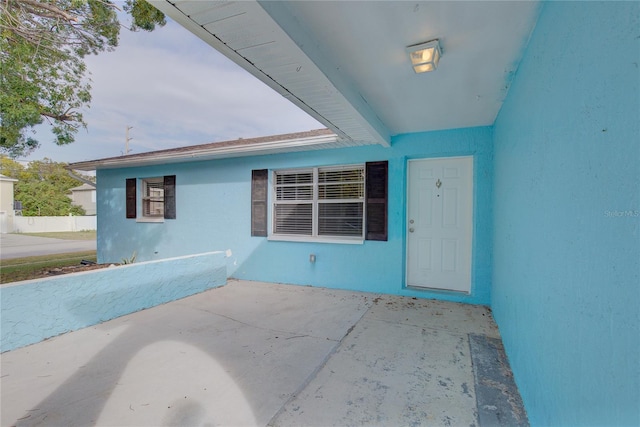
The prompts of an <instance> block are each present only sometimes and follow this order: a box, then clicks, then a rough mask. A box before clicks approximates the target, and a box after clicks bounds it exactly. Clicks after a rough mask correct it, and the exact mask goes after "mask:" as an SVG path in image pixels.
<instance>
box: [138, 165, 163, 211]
mask: <svg viewBox="0 0 640 427" xmlns="http://www.w3.org/2000/svg"><path fill="white" fill-rule="evenodd" d="M149 184H155V185H158V184H160V186H161V187H162V186H164V177H162V176H157V177H150V178H141V179H140V186H141V187H142V188H141V190H142V191H140V195H141V197H140V210H139V212H140V215H138V217H137V218H136V221H137V222H164V188H163V195H162V198H160V197H152V196H148V195H147V194H148V190H149ZM153 199H156V200H153ZM160 199H161V200H160ZM147 202H149V203H151V202H162V212H161V213H156V214H148V213H145V212H146V209H145V204H146V203H147Z"/></svg>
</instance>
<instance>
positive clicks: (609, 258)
mask: <svg viewBox="0 0 640 427" xmlns="http://www.w3.org/2000/svg"><path fill="white" fill-rule="evenodd" d="M639 64H640V3H639V2H548V3H546V4H545V5H544V6H543V9H542V11H541V15H540V18H539V21H538V23H537V26H536V29H535V31H534V33H533V34H532V38H531V40H530V43H529V46H528V48H527V51H526V52H525V56H524V60H523V61H522V63H521V65H520V67H519V69H518V72H517V75H516V77H515V79H514V81H513V84H512V87H511V89H510V91H509V95H508V98H507V100H506V102H505V104H504V105H503V107H502V110H501V112H500V114H499V116H498V119H497V121H496V124H495V126H494V156H495V163H494V182H495V187H494V208H493V211H494V221H493V223H494V239H493V242H494V254H493V260H494V267H493V289H492V308H493V312H494V315H495V318H496V320H497V322H498V325H499V328H500V331H501V334H502V337H503V341H504V345H505V348H506V350H507V354H508V356H509V359H510V362H511V366H512V368H513V371H514V374H515V379H516V382H517V384H518V387H519V389H520V392H521V394H522V397H523V400H524V402H525V406H526V409H527V412H528V415H529V418H530V421H531V423H532V425H549V426H556V425H557V426H561V425H562V426H577V425H600V426H604V425H609V426H613V425H616V426H620V425H635V426H637V425H640V356H639V355H640V320H639V315H640V314H639V313H640V232H639V230H640V127H639V126H640V125H639V122H640V70H639Z"/></svg>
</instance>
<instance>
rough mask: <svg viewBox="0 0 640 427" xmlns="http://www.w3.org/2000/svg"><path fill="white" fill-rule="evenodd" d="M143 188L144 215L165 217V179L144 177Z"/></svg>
mask: <svg viewBox="0 0 640 427" xmlns="http://www.w3.org/2000/svg"><path fill="white" fill-rule="evenodd" d="M142 188H143V190H142V191H143V196H142V216H144V217H148V218H164V179H163V178H162V177H160V178H147V179H143V180H142Z"/></svg>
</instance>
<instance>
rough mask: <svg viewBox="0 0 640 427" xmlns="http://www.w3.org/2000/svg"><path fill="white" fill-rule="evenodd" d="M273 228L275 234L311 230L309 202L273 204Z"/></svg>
mask: <svg viewBox="0 0 640 427" xmlns="http://www.w3.org/2000/svg"><path fill="white" fill-rule="evenodd" d="M273 210H274V230H273V232H274V233H276V234H301V235H305V236H310V235H311V232H312V228H313V227H312V222H311V221H312V218H311V215H312V209H311V203H304V204H276V205H274V209H273Z"/></svg>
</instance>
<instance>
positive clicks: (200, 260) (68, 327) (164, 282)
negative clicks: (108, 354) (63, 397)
mask: <svg viewBox="0 0 640 427" xmlns="http://www.w3.org/2000/svg"><path fill="white" fill-rule="evenodd" d="M224 256H225V254H224V253H222V252H214V253H204V254H197V255H192V256H184V257H177V258H173V259H167V260H162V261H150V262H141V263H135V264H128V265H122V266H117V267H111V268H103V269H98V270H93V271H86V272H82V273H74V274H66V275H63V276H56V277H49V278H45V279H36V280H28V281H24V282H16V283H11V284H7V285H4V286H2V287H0V300H1V301H2V308H1V310H0V320H1V322H0V323H1V324H2V328H1V336H2V339H0V351H2V352H4V351H9V350H13V349H16V348H19V347H24V346H26V345H29V344H34V343H37V342H40V341H42V340H44V339H47V338H51V337H54V336H56V335H60V334H63V333H65V332H69V331H75V330H78V329H81V328H86V327H87V326H91V325H96V324H98V323H101V322H105V321H107V320H110V319H115V318H116V317H119V316H124V315H125V314H129V313H133V312H136V311H139V310H143V309H145V308H149V307H154V306H156V305H159V304H164V303H166V302H169V301H174V300H176V299H180V298H184V297H187V296H189V295H193V294H196V293H198V292H202V291H205V290H207V289H210V288H214V287H217V286H222V285H224V284H225V283H226V280H227V276H226V269H225V262H224Z"/></svg>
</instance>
